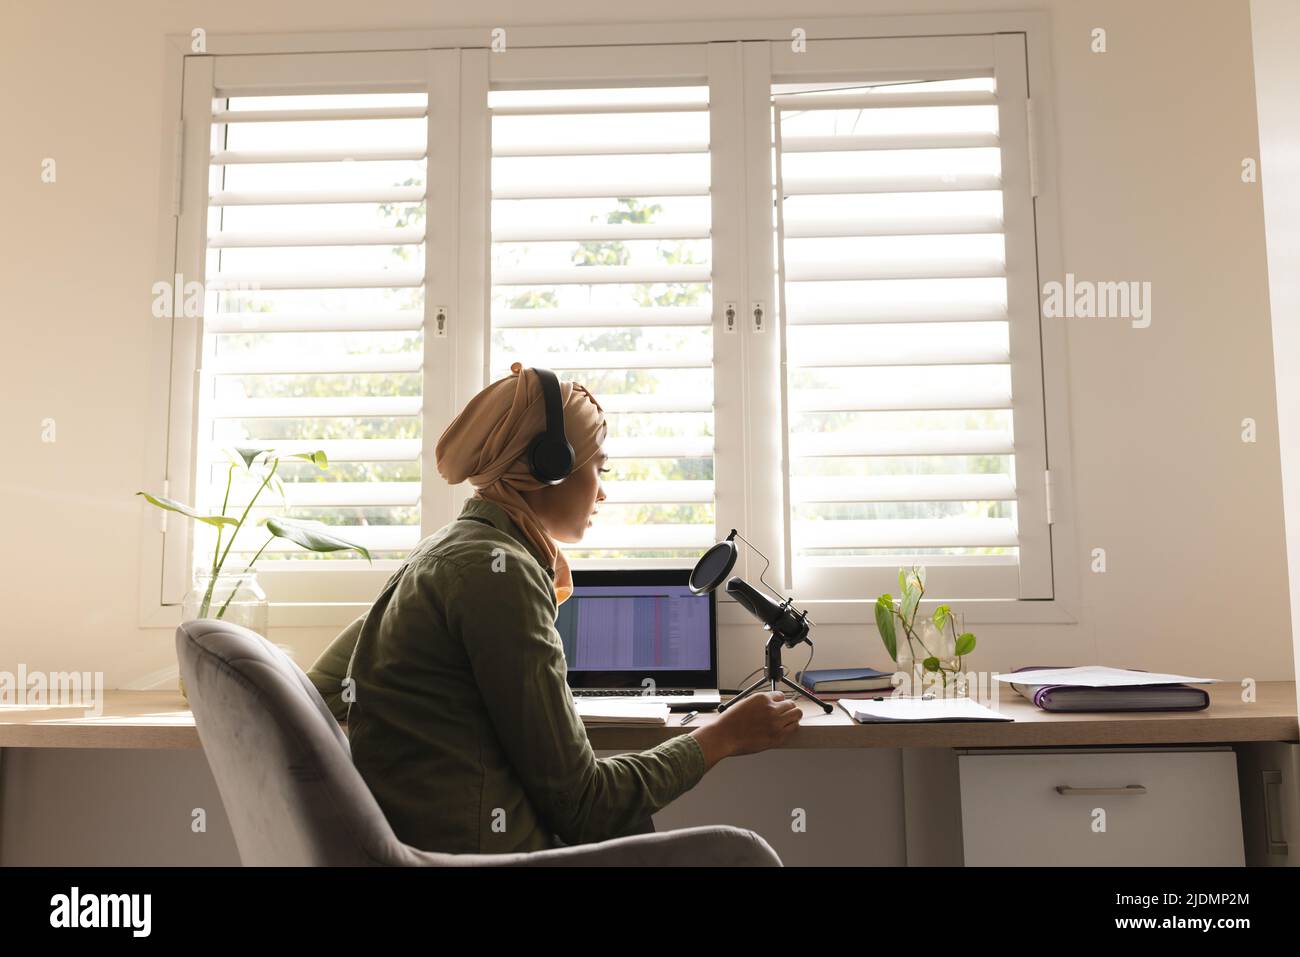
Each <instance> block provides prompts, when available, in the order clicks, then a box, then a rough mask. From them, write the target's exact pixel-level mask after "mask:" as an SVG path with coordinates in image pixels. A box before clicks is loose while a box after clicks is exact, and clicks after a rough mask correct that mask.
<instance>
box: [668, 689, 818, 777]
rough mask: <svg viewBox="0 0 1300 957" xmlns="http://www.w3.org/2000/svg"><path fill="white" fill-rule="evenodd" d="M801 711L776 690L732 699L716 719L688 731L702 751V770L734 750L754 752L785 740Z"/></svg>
mask: <svg viewBox="0 0 1300 957" xmlns="http://www.w3.org/2000/svg"><path fill="white" fill-rule="evenodd" d="M801 717H803V712H802V711H800V710H799V705H798V704H796V703H795V702H793V701H787V700H786V697H785V694H784V693H783V692H780V691H761V692H755V693H754V694H751V695H750V696H749V697H747V698H744V699H742V700H741V701H738V702H736V703H735V704H734V705H732V706H731V707H730V708H728V709H727V710H726V711H724V712H723V713H722V714H721V716H719V718H718V720H717V721H714V722H712V723H710V724H707V725H705V726H703V727H701V728H699V729H698V730H696V731H693V732H691V733H692V734H693V735H694V736H695V740H696V742H698V743H699V745H700V750H701V751H703V752H704V766H705V770H708V769H709V768H712V767H713V766H714V765H715V764H717V763H718V762H719V761H721V760H722V759H723V758H727V757H731V756H732V755H735V754H756V753H757V752H759V751H766V750H767V749H768V748H774V747H776V746H777V745H779V744H781V742H783V741H785V739H786V738H788V737H789V736H790V735H791V733H793V731H794V729H795V728H797V727H798V726H799V719H800V718H801Z"/></svg>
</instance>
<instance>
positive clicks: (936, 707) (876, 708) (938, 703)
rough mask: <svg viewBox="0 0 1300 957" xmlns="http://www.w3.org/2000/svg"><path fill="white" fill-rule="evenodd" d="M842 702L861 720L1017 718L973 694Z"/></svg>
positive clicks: (997, 719) (878, 721)
mask: <svg viewBox="0 0 1300 957" xmlns="http://www.w3.org/2000/svg"><path fill="white" fill-rule="evenodd" d="M839 705H840V707H841V708H843V709H844V710H845V711H847V712H848V714H849V717H850V718H852V719H853V720H854V721H856V722H858V723H859V724H875V723H885V722H894V721H916V722H922V721H1014V720H1015V718H1009V717H1007V716H1006V715H1004V714H999V713H998V712H996V711H994V710H993V709H992V708H986V707H985V706H984V705H982V704H980V703H979V702H978V701H976V700H974V699H973V698H943V697H937V696H936V697H934V698H903V697H898V698H888V697H885V698H879V699H874V698H870V699H866V700H859V699H856V698H840V699H839Z"/></svg>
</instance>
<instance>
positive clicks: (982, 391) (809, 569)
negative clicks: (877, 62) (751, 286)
mask: <svg viewBox="0 0 1300 957" xmlns="http://www.w3.org/2000/svg"><path fill="white" fill-rule="evenodd" d="M879 42H882V43H883V42H884V41H879ZM861 62H864V63H865V62H870V61H869V60H868V59H867V58H863V60H862V61H861ZM916 66H917V67H923V66H924V64H923V63H917V64H916ZM994 66H995V64H994V60H993V58H992V57H990V59H989V62H988V67H987V68H984V69H970V68H967V70H965V71H962V70H961V69H957V70H938V71H935V73H932V74H931V75H930V76H927V75H926V74H925V72H924V70H922V69H917V70H916V71H915V72H914V73H913V74H912V75H910V76H902V77H897V76H890V75H889V74H888V73H886V74H885V78H877V77H873V75H872V74H871V73H870V71H869V70H865V69H864V70H863V71H862V74H861V76H860V77H857V78H851V79H850V78H848V77H841V76H839V75H837V76H836V78H835V81H833V82H828V81H825V80H823V81H821V82H789V83H780V84H774V85H773V88H772V91H773V96H772V107H773V133H774V144H775V147H776V150H775V158H776V161H775V164H774V178H775V184H776V187H777V189H776V199H777V203H776V218H777V221H776V224H775V225H776V229H777V234H778V250H777V255H778V263H777V267H778V294H779V295H780V296H781V298H782V305H781V312H782V315H783V316H784V318H785V322H784V323H783V329H784V331H785V340H784V348H785V362H786V375H785V380H784V382H785V387H786V394H785V401H786V405H787V408H786V417H787V424H788V433H787V442H788V461H789V462H790V477H789V511H788V522H789V536H790V538H789V541H790V552H791V558H792V563H793V568H794V578H795V583H796V585H800V584H801V585H803V586H804V587H805V588H807V587H808V585H809V584H810V583H812V584H814V585H816V584H821V583H829V584H831V585H835V584H839V585H841V586H843V585H845V584H847V583H850V582H852V583H855V585H856V588H857V589H858V590H859V591H861V590H862V584H861V583H862V582H863V581H864V579H863V577H862V570H863V569H864V568H870V567H877V568H883V569H888V570H889V571H890V572H891V573H892V570H893V569H895V568H897V567H898V566H904V565H910V564H913V563H916V564H924V565H927V566H928V567H929V570H930V572H931V574H930V578H931V581H932V582H934V581H935V580H936V575H935V573H934V572H935V569H936V567H937V568H940V569H943V572H941V573H940V576H939V580H940V581H942V585H941V590H943V591H944V594H945V597H948V596H952V597H959V596H961V595H962V594H963V593H965V594H970V595H972V596H973V597H1050V594H1049V595H1036V596H1035V595H1023V594H1022V592H1023V591H1024V590H1025V589H1024V588H1023V587H1022V586H1023V585H1024V579H1025V576H1022V574H1021V565H1022V563H1024V562H1025V561H1026V555H1025V552H1024V549H1023V548H1022V545H1023V544H1024V542H1023V541H1022V531H1025V532H1026V533H1027V534H1026V536H1024V537H1028V538H1032V539H1033V543H1034V548H1033V549H1032V555H1031V556H1030V561H1031V562H1032V563H1040V562H1045V561H1046V550H1045V549H1040V548H1038V543H1039V541H1040V537H1039V534H1038V533H1039V532H1040V531H1042V530H1043V527H1044V526H1045V523H1046V517H1045V515H1044V514H1041V513H1037V514H1036V513H1035V511H1036V509H1035V508H1031V509H1030V511H1029V512H1028V513H1027V512H1026V509H1025V505H1026V502H1027V501H1028V502H1029V503H1030V504H1031V505H1032V506H1037V505H1038V504H1039V503H1040V500H1039V499H1038V498H1037V495H1036V489H1035V491H1031V492H1029V493H1028V494H1026V490H1027V489H1034V488H1035V487H1034V483H1035V482H1037V486H1038V487H1039V488H1041V486H1042V485H1043V482H1044V475H1043V468H1044V462H1043V458H1042V450H1043V437H1042V396H1041V376H1038V381H1037V383H1036V384H1035V383H1034V377H1032V376H1031V375H1029V374H1027V371H1026V370H1027V369H1031V370H1034V371H1037V365H1036V363H1037V362H1039V361H1040V360H1039V359H1038V357H1037V346H1036V344H1035V345H1034V346H1033V349H1032V351H1031V350H1030V349H1028V348H1026V344H1027V343H1028V342H1031V341H1032V342H1034V343H1036V341H1037V318H1038V317H1037V305H1036V304H1037V296H1036V294H1035V293H1034V288H1035V286H1036V278H1035V276H1036V273H1035V263H1034V261H1033V258H1032V249H1033V246H1032V239H1033V225H1032V218H1031V216H1028V215H1025V213H1026V210H1027V209H1028V204H1029V203H1030V202H1031V201H1032V198H1031V197H1030V196H1029V190H1028V182H1027V175H1023V174H1024V170H1025V168H1026V167H1027V162H1026V153H1027V148H1028V144H1027V142H1026V140H1025V137H1024V131H1023V129H1019V130H1015V131H1014V132H1018V133H1019V136H1014V135H1013V136H1011V137H1010V138H1009V139H1008V138H1007V137H1006V136H1005V135H1004V134H1005V133H1006V132H1007V131H1006V130H1005V129H1003V124H1002V123H1001V122H1000V118H1001V117H1003V116H1005V115H1006V113H1005V109H1006V104H1005V103H1002V102H1000V101H1001V99H1002V98H1003V96H1004V94H1008V95H1010V96H1011V98H1012V99H1013V100H1014V101H1015V102H1014V104H1013V105H1015V104H1018V105H1019V108H1020V110H1021V114H1022V115H1023V110H1024V98H1023V93H1020V95H1019V98H1018V99H1015V93H1014V91H1004V90H1002V89H1000V88H999V82H1000V78H999V74H998V73H997V71H996V70H995V69H994ZM963 72H964V73H965V75H963ZM936 74H937V78H932V77H934V76H936ZM1022 76H1023V74H1022ZM1021 86H1022V88H1023V82H1022V84H1021ZM1008 171H1011V172H1012V174H1013V175H1011V176H1010V177H1009V178H1008V176H1007V173H1008ZM1013 234H1014V235H1013ZM1013 280H1014V281H1013ZM1026 292H1027V293H1028V296H1027V297H1026ZM1020 326H1024V327H1027V328H1029V329H1030V330H1032V332H1031V335H1030V336H1029V337H1028V338H1026V337H1025V336H1024V335H1022V334H1020V332H1019V330H1018V328H1017V327H1020ZM1017 362H1019V363H1021V364H1022V365H1023V366H1024V367H1025V368H1014V366H1015V364H1016V363H1017ZM1013 385H1014V388H1013ZM1022 393H1023V394H1022ZM1035 410H1036V411H1035ZM1022 452H1023V453H1024V454H1023V455H1022V454H1021V453H1022ZM1042 538H1045V535H1043V536H1042ZM945 576H946V577H945ZM963 576H964V577H963ZM872 581H873V582H874V581H875V579H872ZM881 581H887V579H885V578H884V577H883V576H882V577H881ZM975 582H978V585H975V584H974V583H975ZM832 590H833V589H832ZM880 590H887V588H881V589H880ZM843 597H847V595H845V596H843Z"/></svg>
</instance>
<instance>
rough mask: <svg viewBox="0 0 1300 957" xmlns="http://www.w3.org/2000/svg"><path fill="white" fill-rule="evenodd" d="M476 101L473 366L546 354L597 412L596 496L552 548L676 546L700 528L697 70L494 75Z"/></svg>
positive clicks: (704, 448)
mask: <svg viewBox="0 0 1300 957" xmlns="http://www.w3.org/2000/svg"><path fill="white" fill-rule="evenodd" d="M534 86H535V84H534ZM489 106H490V110H491V115H492V133H491V135H492V187H491V194H492V217H491V218H492V234H491V239H492V273H491V296H492V302H491V326H492V329H491V332H492V336H491V358H490V375H489V378H490V379H492V380H495V379H498V378H500V377H502V376H505V375H508V374H509V369H510V364H511V363H512V362H515V361H519V362H522V363H523V364H524V365H525V366H542V367H544V368H550V369H553V370H555V371H556V372H557V373H558V374H559V375H560V376H561V377H563V378H568V379H573V380H575V381H577V382H581V383H583V384H584V385H586V386H587V387H588V388H589V389H590V390H591V391H592V392H593V393H594V394H595V395H596V398H597V400H598V401H599V402H600V404H601V406H602V407H603V408H604V410H605V412H606V415H607V418H608V421H609V425H610V433H609V438H608V440H607V442H606V446H605V449H606V451H607V452H608V453H609V455H610V457H611V461H610V463H609V466H608V467H609V468H610V469H611V470H612V471H611V474H609V475H608V476H607V477H606V478H607V479H608V481H605V483H604V485H605V491H606V494H607V496H608V498H607V500H606V501H605V502H604V503H602V504H601V505H600V506H598V508H599V514H598V515H597V517H596V519H595V520H594V524H593V527H592V528H591V529H588V531H587V534H586V536H585V537H584V539H583V541H582V542H581V543H579V544H575V545H572V546H569V547H566V549H565V552H566V554H567V555H568V556H569V557H570V558H572V559H574V560H575V564H592V563H599V562H600V561H618V562H619V563H620V564H628V563H629V562H635V563H638V564H653V563H654V562H655V561H656V560H657V561H662V562H666V563H675V564H678V565H680V564H682V563H683V562H687V561H691V560H693V559H694V558H695V557H697V556H698V555H699V553H700V552H701V551H702V550H703V549H704V548H706V547H707V546H708V545H709V544H711V543H712V541H713V535H714V475H713V454H714V442H713V394H714V379H713V343H712V302H711V298H712V270H711V258H712V257H711V242H710V218H711V212H710V165H709V163H710V157H709V100H708V87H707V86H658V87H657V86H649V87H631V86H614V85H608V86H599V87H592V86H588V87H584V88H581V89H578V88H558V87H556V88H549V89H536V88H530V89H506V90H502V89H495V90H493V91H492V92H491V93H490V95H489Z"/></svg>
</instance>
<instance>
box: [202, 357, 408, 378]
mask: <svg viewBox="0 0 1300 957" xmlns="http://www.w3.org/2000/svg"><path fill="white" fill-rule="evenodd" d="M420 360H421V354H420V353H418V352H395V353H376V354H374V355H336V356H320V357H318V356H311V355H308V356H292V355H265V354H259V353H249V354H242V355H241V354H234V355H229V356H218V357H216V358H215V359H212V360H209V362H208V365H207V367H206V368H205V371H207V372H211V373H215V374H217V375H277V374H278V375H303V374H327V373H334V372H351V373H362V372H418V371H420Z"/></svg>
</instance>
